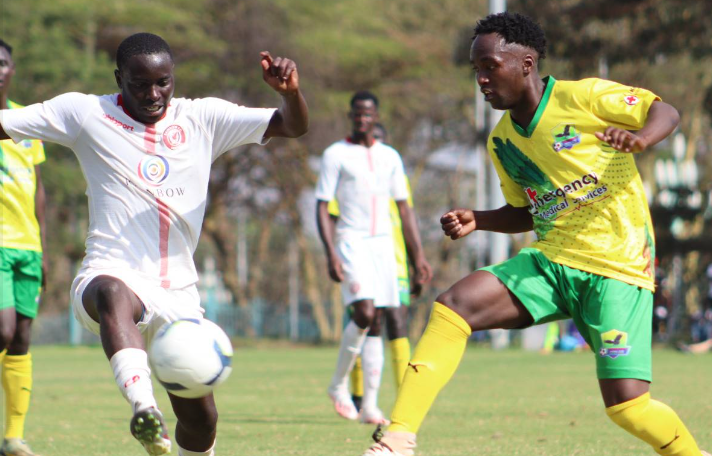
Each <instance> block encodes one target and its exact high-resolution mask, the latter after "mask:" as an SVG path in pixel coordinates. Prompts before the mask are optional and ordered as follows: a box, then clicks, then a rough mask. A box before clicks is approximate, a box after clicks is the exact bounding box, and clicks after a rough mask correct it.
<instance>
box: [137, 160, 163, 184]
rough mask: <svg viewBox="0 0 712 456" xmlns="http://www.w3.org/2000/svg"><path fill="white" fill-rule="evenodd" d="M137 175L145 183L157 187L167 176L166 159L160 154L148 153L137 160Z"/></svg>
mask: <svg viewBox="0 0 712 456" xmlns="http://www.w3.org/2000/svg"><path fill="white" fill-rule="evenodd" d="M138 175H139V177H140V178H141V180H143V181H144V182H146V183H147V184H149V185H153V186H154V187H158V186H159V185H162V184H163V182H164V181H165V180H166V178H168V160H166V159H165V158H163V157H161V156H160V155H148V156H146V157H144V158H143V160H141V161H140V162H139V164H138Z"/></svg>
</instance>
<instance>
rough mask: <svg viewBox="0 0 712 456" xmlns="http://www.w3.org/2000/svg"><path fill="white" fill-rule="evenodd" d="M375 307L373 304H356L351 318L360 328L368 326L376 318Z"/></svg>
mask: <svg viewBox="0 0 712 456" xmlns="http://www.w3.org/2000/svg"><path fill="white" fill-rule="evenodd" d="M376 313H377V310H376V307H375V306H373V305H370V306H367V305H362V306H357V307H355V309H354V314H353V317H352V318H353V320H354V322H355V323H356V325H357V326H358V327H360V328H369V327H371V326H372V325H373V323H374V321H375V320H376Z"/></svg>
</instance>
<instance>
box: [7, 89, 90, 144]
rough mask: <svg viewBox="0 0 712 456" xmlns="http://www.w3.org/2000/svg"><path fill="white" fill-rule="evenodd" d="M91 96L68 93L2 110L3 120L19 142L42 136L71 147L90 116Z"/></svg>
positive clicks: (47, 139) (9, 133)
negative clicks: (87, 116)
mask: <svg viewBox="0 0 712 456" xmlns="http://www.w3.org/2000/svg"><path fill="white" fill-rule="evenodd" d="M90 100H91V97H89V96H88V95H84V94H81V93H76V92H72V93H65V94H63V95H59V96H57V97H55V98H52V99H51V100H48V101H45V102H44V103H37V104H33V105H30V106H27V107H25V108H20V109H12V110H2V111H0V124H1V125H2V127H3V129H4V130H5V132H6V133H7V134H8V136H10V138H12V140H13V141H15V142H16V143H17V142H19V141H21V140H23V139H41V140H42V141H49V142H54V143H58V144H61V145H63V146H67V147H71V146H72V144H74V142H75V140H76V139H77V136H79V133H80V131H81V129H82V124H83V123H84V119H85V118H86V115H87V112H88V111H89V110H88V109H86V104H87V103H88V102H90Z"/></svg>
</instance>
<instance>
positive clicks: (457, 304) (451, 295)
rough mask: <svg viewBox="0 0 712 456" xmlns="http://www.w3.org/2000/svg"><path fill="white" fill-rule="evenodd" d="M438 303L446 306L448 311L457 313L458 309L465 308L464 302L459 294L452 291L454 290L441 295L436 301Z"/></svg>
mask: <svg viewBox="0 0 712 456" xmlns="http://www.w3.org/2000/svg"><path fill="white" fill-rule="evenodd" d="M435 301H436V302H439V303H440V304H442V305H444V306H445V307H447V308H448V309H451V310H454V311H455V312H458V313H460V312H459V311H458V309H460V308H462V307H464V302H463V300H462V299H461V298H460V296H458V294H457V293H455V292H454V291H452V289H449V290H447V291H445V292H443V293H440V294H439V295H438V297H437V298H436V299H435Z"/></svg>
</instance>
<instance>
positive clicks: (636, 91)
mask: <svg viewBox="0 0 712 456" xmlns="http://www.w3.org/2000/svg"><path fill="white" fill-rule="evenodd" d="M589 100H590V102H591V112H592V113H593V114H595V115H596V116H598V117H599V118H601V119H602V120H604V121H607V122H609V123H610V124H611V125H613V126H616V127H619V128H623V129H626V130H639V129H641V128H642V127H643V126H644V125H645V120H646V119H647V117H648V110H649V109H650V106H651V105H652V104H653V102H655V101H660V97H658V96H657V95H655V94H654V93H652V92H650V91H649V90H646V89H642V88H639V87H630V86H626V85H623V84H619V83H617V82H613V81H606V80H603V79H595V80H594V82H593V84H591V92H590V94H589Z"/></svg>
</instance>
